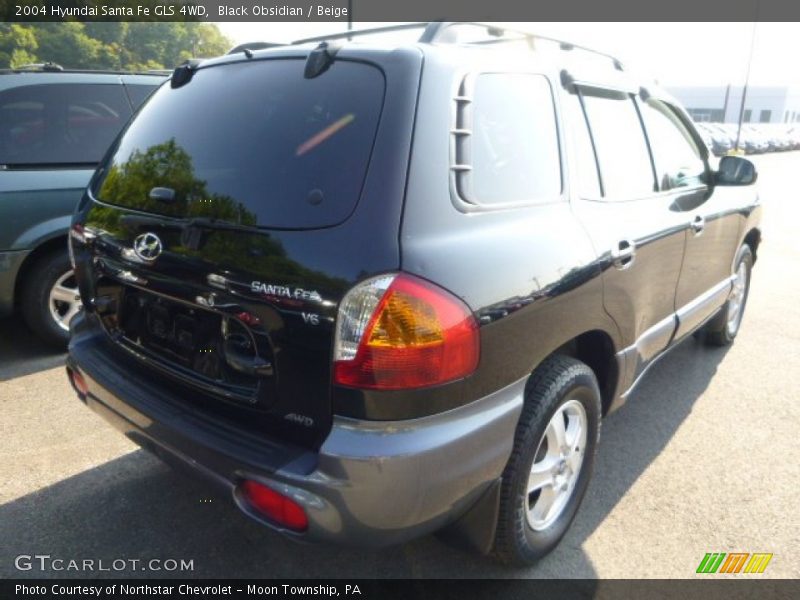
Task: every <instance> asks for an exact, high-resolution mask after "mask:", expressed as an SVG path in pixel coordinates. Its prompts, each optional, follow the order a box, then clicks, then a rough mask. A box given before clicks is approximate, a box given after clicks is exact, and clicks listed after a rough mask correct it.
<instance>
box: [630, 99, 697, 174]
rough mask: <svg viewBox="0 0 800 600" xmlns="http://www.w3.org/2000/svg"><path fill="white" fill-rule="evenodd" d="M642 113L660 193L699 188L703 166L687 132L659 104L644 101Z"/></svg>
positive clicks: (669, 110)
mask: <svg viewBox="0 0 800 600" xmlns="http://www.w3.org/2000/svg"><path fill="white" fill-rule="evenodd" d="M639 106H640V107H641V110H642V118H643V119H644V124H645V127H646V128H647V135H648V136H649V138H650V147H651V148H652V150H653V160H654V162H655V164H656V174H657V175H658V185H659V189H661V190H671V189H675V188H681V187H694V186H698V185H703V175H704V174H705V169H706V167H705V163H704V162H703V159H702V158H701V157H700V151H699V150H698V148H697V146H696V145H695V143H694V140H693V139H692V136H691V134H690V133H689V130H688V129H686V126H685V125H684V124H683V123H682V122H681V120H680V119H679V118H678V116H677V115H676V114H675V112H674V111H673V110H672V109H671V108H670V107H669V106H667V105H666V104H664V103H663V102H659V101H657V100H648V101H647V102H642V103H640V105H639Z"/></svg>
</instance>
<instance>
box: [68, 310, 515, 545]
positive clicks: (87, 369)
mask: <svg viewBox="0 0 800 600" xmlns="http://www.w3.org/2000/svg"><path fill="white" fill-rule="evenodd" d="M91 318H92V317H91V316H89V317H83V316H81V317H78V318H76V319H74V321H73V329H74V332H73V340H72V342H71V343H70V356H69V358H68V361H67V365H68V368H70V369H73V370H75V371H78V372H80V373H81V374H82V375H83V377H84V379H85V380H86V382H87V384H88V388H89V393H88V394H87V395H86V396H85V397H84V398H82V400H84V402H85V403H86V404H87V405H88V406H89V407H90V408H92V409H93V410H94V411H95V412H97V413H98V414H100V415H101V416H102V417H104V418H105V419H106V420H107V421H109V422H110V423H111V424H112V425H114V426H115V427H116V428H117V429H119V430H120V431H122V432H123V433H124V434H125V435H126V436H128V437H129V438H130V439H131V440H133V441H134V442H136V443H138V444H139V445H141V446H142V447H144V448H146V449H149V450H151V451H153V452H154V453H156V454H158V455H160V456H161V457H163V458H164V459H166V460H167V461H177V462H178V463H181V464H182V465H185V466H188V467H190V468H191V469H192V470H194V471H195V472H197V473H199V474H201V475H202V476H203V477H205V478H206V479H208V480H210V481H212V482H214V483H215V484H217V485H218V486H220V487H222V488H223V489H225V490H227V492H228V493H230V494H231V495H232V498H233V500H234V502H235V503H236V504H237V505H238V506H239V508H240V509H242V510H243V511H244V512H245V513H247V514H248V515H250V516H251V517H253V518H255V519H257V520H259V521H261V522H262V523H264V524H266V525H268V526H270V527H272V528H274V529H277V530H279V531H282V532H283V533H285V534H286V535H289V536H291V537H297V538H301V539H307V540H309V541H328V542H335V543H342V544H352V545H359V546H384V545H390V544H396V543H401V542H404V541H407V540H409V539H412V538H414V537H418V536H421V535H424V534H427V533H430V532H432V531H435V530H436V529H439V528H441V527H442V526H444V525H446V524H448V523H450V522H452V521H453V520H455V519H457V518H458V517H459V516H461V515H462V514H463V513H464V512H466V511H467V510H468V509H469V508H470V507H471V506H472V505H473V504H475V502H476V500H477V499H478V498H479V497H480V496H481V494H482V493H483V492H484V491H485V490H487V489H488V488H489V486H490V485H491V484H492V483H493V482H494V481H496V480H497V479H498V478H499V477H500V475H501V473H502V471H503V468H504V466H505V464H506V462H507V461H508V457H509V456H510V454H511V449H512V444H513V440H514V431H515V428H516V424H517V420H518V418H519V413H520V411H521V408H522V399H523V392H524V381H520V382H517V383H515V384H512V385H510V386H508V387H506V388H504V389H502V390H500V391H498V392H496V393H494V394H492V395H490V396H487V397H485V398H483V399H481V400H478V401H476V402H474V403H472V404H469V405H467V406H464V407H460V408H458V409H454V410H451V411H448V412H446V413H442V414H438V415H433V416H430V417H424V418H420V419H412V420H407V421H389V422H387V421H359V420H354V419H347V418H340V417H337V418H335V419H334V423H333V427H332V429H331V432H330V434H329V435H328V437H327V439H326V440H325V442H324V443H323V444H322V447H321V448H320V449H319V451H312V450H308V449H305V448H301V447H292V446H291V445H289V444H286V443H285V442H279V441H275V440H270V439H267V438H266V437H264V436H255V435H253V434H252V433H248V432H241V431H236V430H232V429H229V428H226V427H224V426H222V425H221V424H220V423H217V422H213V421H210V420H205V419H204V417H203V416H202V415H199V414H197V413H196V412H193V411H189V410H187V409H186V408H179V403H173V402H170V401H169V398H168V395H169V392H167V391H166V389H165V388H159V387H158V385H157V384H154V383H153V382H152V381H151V380H139V379H137V378H130V375H131V374H130V373H128V372H127V371H126V372H121V370H120V368H119V366H118V365H116V364H115V363H114V362H113V361H112V360H111V359H109V356H111V354H110V353H109V352H108V351H107V348H106V349H105V351H104V347H103V346H104V345H108V344H109V342H108V341H107V339H106V338H105V334H103V333H97V332H94V333H92V332H90V331H89V329H90V328H88V327H87V326H86V321H87V320H88V319H91ZM91 329H94V328H91ZM244 479H252V480H256V481H259V482H261V483H263V484H265V485H267V486H269V487H272V488H273V489H275V490H276V491H278V492H280V493H282V494H284V495H288V496H290V497H292V498H293V499H294V500H295V501H296V502H298V503H299V504H301V505H302V506H303V507H304V508H305V510H306V513H307V515H308V519H309V527H308V530H307V531H306V532H305V533H302V534H298V533H294V532H291V531H288V530H285V529H282V528H281V527H280V526H277V525H276V524H275V523H272V522H270V521H268V520H266V519H265V518H264V517H262V516H261V515H260V514H259V513H257V512H255V511H254V510H253V509H252V508H251V507H250V506H249V505H248V503H247V502H246V501H244V500H243V499H242V498H241V497H240V495H239V493H238V490H237V486H238V484H239V483H240V482H241V481H242V480H244Z"/></svg>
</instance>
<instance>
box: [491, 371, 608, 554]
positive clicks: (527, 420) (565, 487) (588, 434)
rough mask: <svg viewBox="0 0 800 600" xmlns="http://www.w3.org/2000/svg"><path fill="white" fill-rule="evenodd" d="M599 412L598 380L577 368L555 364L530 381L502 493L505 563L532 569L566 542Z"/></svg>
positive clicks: (498, 537)
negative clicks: (538, 561)
mask: <svg viewBox="0 0 800 600" xmlns="http://www.w3.org/2000/svg"><path fill="white" fill-rule="evenodd" d="M600 406H601V400H600V391H599V388H598V385H597V379H596V377H595V375H594V373H593V372H592V370H591V369H590V368H589V367H588V366H586V365H585V364H584V363H582V362H580V361H578V360H575V359H573V358H570V357H566V356H553V357H551V358H549V359H547V360H546V361H545V362H544V363H542V365H541V366H540V367H539V368H537V369H536V371H534V373H533V375H531V378H530V380H529V381H528V385H527V387H526V391H525V405H524V407H523V409H522V415H521V416H520V420H519V423H518V425H517V431H516V434H515V437H514V449H513V451H512V453H511V458H510V459H509V461H508V464H507V465H506V468H505V471H504V472H503V479H502V485H501V491H500V511H499V516H498V522H497V531H496V534H495V543H494V550H493V553H494V555H495V556H496V557H497V558H498V559H500V560H501V561H502V562H505V563H508V564H514V565H520V566H524V565H531V564H533V563H535V562H536V561H537V560H539V559H540V558H542V557H543V556H544V555H546V554H547V553H548V552H550V551H551V550H552V549H553V548H554V547H555V546H556V545H557V544H558V542H559V541H560V540H561V538H562V537H563V536H564V533H565V532H566V531H567V528H568V527H569V525H570V523H572V520H573V518H574V517H575V513H576V512H577V510H578V507H579V506H580V503H581V501H582V500H583V496H584V494H585V493H586V486H587V484H588V483H589V479H590V478H591V475H592V470H593V467H594V458H595V451H596V449H597V441H598V438H599V434H600V414H601V408H600Z"/></svg>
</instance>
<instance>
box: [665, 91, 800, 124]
mask: <svg viewBox="0 0 800 600" xmlns="http://www.w3.org/2000/svg"><path fill="white" fill-rule="evenodd" d="M668 89H669V91H670V92H671V93H672V95H674V96H675V97H676V98H677V99H678V100H680V101H681V104H683V106H684V107H685V108H686V110H687V111H688V112H689V114H690V115H692V117H693V118H694V120H695V121H711V122H714V123H738V122H739V110H740V109H741V105H742V86H734V85H731V86H714V87H670V88H668ZM743 121H744V122H745V123H795V122H800V88H799V87H789V86H781V87H763V86H748V88H747V99H746V101H745V107H744V118H743Z"/></svg>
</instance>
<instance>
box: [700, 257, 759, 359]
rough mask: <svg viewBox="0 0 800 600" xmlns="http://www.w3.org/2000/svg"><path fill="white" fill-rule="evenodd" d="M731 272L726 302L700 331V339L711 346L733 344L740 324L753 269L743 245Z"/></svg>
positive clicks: (751, 261) (750, 258)
mask: <svg viewBox="0 0 800 600" xmlns="http://www.w3.org/2000/svg"><path fill="white" fill-rule="evenodd" d="M734 264H735V267H734V271H733V286H732V287H731V293H730V296H728V301H727V302H726V303H725V305H724V306H723V307H722V309H721V310H720V311H719V313H718V314H717V316H715V317H714V318H713V319H711V320H710V321H709V322H708V323H707V324H706V325H705V327H704V328H703V329H702V330H701V333H700V337H701V338H702V339H703V341H705V342H706V343H707V344H709V345H711V346H727V345H729V344H732V343H733V340H734V339H735V338H736V334H737V333H739V328H740V326H741V324H742V317H743V316H744V309H745V306H746V305H747V296H748V294H749V293H750V273H751V271H752V268H753V252H752V250H750V246H748V245H747V244H745V245H744V246H742V247H741V248H740V249H739V254H738V255H737V256H736V262H735V263H734Z"/></svg>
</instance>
